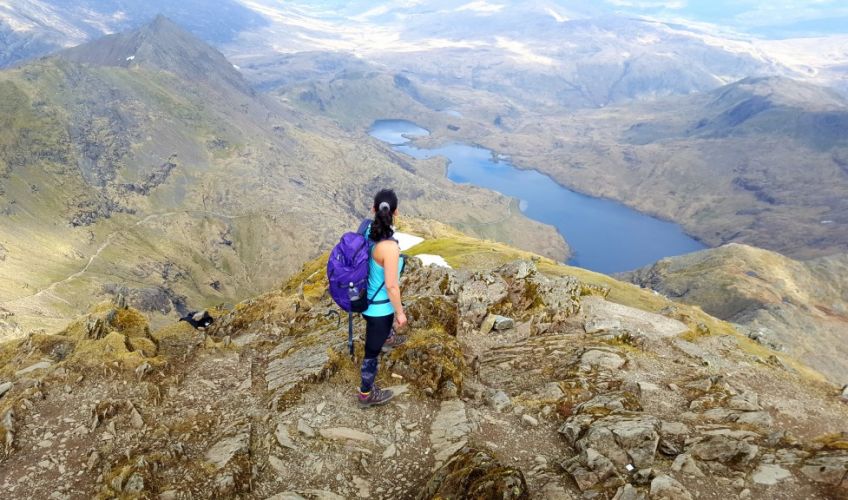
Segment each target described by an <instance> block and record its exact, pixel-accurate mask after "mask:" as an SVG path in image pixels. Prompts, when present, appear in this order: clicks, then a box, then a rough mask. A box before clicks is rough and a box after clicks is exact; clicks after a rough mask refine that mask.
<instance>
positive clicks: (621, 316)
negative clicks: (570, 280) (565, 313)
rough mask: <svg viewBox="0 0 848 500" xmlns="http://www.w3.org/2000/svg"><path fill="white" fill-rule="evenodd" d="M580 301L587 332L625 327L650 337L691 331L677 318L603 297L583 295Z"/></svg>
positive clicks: (669, 335) (671, 335) (661, 336)
mask: <svg viewBox="0 0 848 500" xmlns="http://www.w3.org/2000/svg"><path fill="white" fill-rule="evenodd" d="M580 303H581V305H582V306H583V313H584V314H585V316H586V323H585V324H586V328H587V333H589V332H588V330H593V331H596V332H597V331H602V330H605V329H610V328H612V329H615V328H623V329H629V330H640V331H641V332H642V333H643V334H644V335H645V336H647V337H649V338H665V337H674V336H675V335H680V334H681V333H685V332H688V331H689V327H688V326H686V325H684V324H683V323H682V322H680V321H677V320H676V319H671V318H667V317H665V316H662V315H660V314H654V313H650V312H647V311H643V310H641V309H636V308H635V307H628V306H623V305H621V304H616V303H614V302H609V301H608V300H605V299H603V298H601V297H596V296H587V297H583V298H582V299H581V301H580Z"/></svg>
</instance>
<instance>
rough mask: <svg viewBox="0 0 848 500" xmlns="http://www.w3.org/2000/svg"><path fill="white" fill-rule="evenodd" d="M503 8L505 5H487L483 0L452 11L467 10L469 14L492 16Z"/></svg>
mask: <svg viewBox="0 0 848 500" xmlns="http://www.w3.org/2000/svg"><path fill="white" fill-rule="evenodd" d="M504 7H505V5H499V4H494V3H489V2H486V1H485V0H477V1H475V2H470V3H467V4H465V5H462V6H460V7H457V8H456V9H454V12H463V11H466V10H469V11H471V12H477V13H479V14H494V13H495V12H500V11H502V10H503V8H504Z"/></svg>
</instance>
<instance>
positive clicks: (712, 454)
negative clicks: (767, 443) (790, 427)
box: [689, 431, 759, 466]
mask: <svg viewBox="0 0 848 500" xmlns="http://www.w3.org/2000/svg"><path fill="white" fill-rule="evenodd" d="M758 452H759V447H758V446H757V445H755V444H752V443H749V442H748V441H747V440H745V439H743V438H740V436H739V435H736V434H734V433H732V431H731V432H724V433H719V434H711V435H707V436H706V437H703V438H700V439H699V440H698V442H697V443H695V444H694V445H693V446H692V447H691V448H690V449H689V453H691V454H692V456H693V457H695V458H698V459H700V460H704V461H708V462H709V461H716V462H720V463H723V464H725V465H740V466H744V465H747V464H748V463H750V462H751V460H753V459H754V457H756V456H757V453H758Z"/></svg>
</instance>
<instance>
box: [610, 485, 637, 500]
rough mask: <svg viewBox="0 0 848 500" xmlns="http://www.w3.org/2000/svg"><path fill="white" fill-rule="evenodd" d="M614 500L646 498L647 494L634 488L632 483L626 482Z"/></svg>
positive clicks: (616, 493)
mask: <svg viewBox="0 0 848 500" xmlns="http://www.w3.org/2000/svg"><path fill="white" fill-rule="evenodd" d="M612 500H645V494H644V493H642V492H641V491H639V490H637V489H636V488H634V487H633V485H632V484H625V485H624V486H622V487H621V488H619V489H618V491H616V492H615V496H614V497H612Z"/></svg>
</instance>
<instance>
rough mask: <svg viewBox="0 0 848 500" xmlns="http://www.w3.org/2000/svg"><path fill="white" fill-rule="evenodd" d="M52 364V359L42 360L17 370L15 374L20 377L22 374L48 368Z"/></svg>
mask: <svg viewBox="0 0 848 500" xmlns="http://www.w3.org/2000/svg"><path fill="white" fill-rule="evenodd" d="M52 364H53V363H51V362H50V361H41V362H39V363H36V364H34V365H30V366H28V367H26V368H24V369H23V370H18V371H16V372H15V376H16V377H20V376H21V375H26V374H27V373H32V372H34V371H37V370H46V369H47V368H50V365H52Z"/></svg>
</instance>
